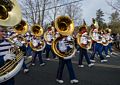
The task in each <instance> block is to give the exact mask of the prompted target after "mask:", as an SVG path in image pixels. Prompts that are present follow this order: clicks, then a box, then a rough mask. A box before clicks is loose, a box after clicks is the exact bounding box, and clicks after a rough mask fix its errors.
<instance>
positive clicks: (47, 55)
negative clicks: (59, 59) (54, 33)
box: [45, 44, 56, 58]
mask: <svg viewBox="0 0 120 85" xmlns="http://www.w3.org/2000/svg"><path fill="white" fill-rule="evenodd" d="M45 49H46V58H49V53H50V51H51V52H52V55H53V58H56V55H55V53H54V52H53V50H52V48H51V45H48V44H47V45H46V48H45Z"/></svg>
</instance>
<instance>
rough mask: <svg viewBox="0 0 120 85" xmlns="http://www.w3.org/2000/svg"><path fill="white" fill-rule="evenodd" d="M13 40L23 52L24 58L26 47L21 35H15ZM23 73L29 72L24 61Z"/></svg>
mask: <svg viewBox="0 0 120 85" xmlns="http://www.w3.org/2000/svg"><path fill="white" fill-rule="evenodd" d="M13 40H14V42H15V44H16V45H17V46H19V49H22V51H23V52H25V54H24V56H26V45H25V43H26V42H25V41H23V38H22V35H17V37H16V38H15V39H13ZM23 72H24V73H27V72H29V69H28V67H27V66H26V64H25V61H24V62H23Z"/></svg>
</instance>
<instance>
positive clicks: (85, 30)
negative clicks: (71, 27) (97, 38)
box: [76, 21, 92, 50]
mask: <svg viewBox="0 0 120 85" xmlns="http://www.w3.org/2000/svg"><path fill="white" fill-rule="evenodd" d="M84 22H85V21H84ZM84 32H86V33H87V26H86V24H84V23H83V25H82V26H81V27H80V28H79V32H78V34H77V36H76V37H77V43H78V45H79V46H80V47H81V48H84V49H87V50H89V49H91V46H92V39H91V38H90V37H89V36H88V34H86V35H82V34H83V33H84ZM82 37H84V38H86V40H87V41H86V42H87V43H86V44H83V43H82V41H81V40H82Z"/></svg>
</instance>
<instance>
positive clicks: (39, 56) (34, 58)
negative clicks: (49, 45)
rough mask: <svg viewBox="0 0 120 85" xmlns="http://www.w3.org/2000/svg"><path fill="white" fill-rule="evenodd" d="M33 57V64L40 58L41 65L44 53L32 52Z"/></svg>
mask: <svg viewBox="0 0 120 85" xmlns="http://www.w3.org/2000/svg"><path fill="white" fill-rule="evenodd" d="M32 57H33V61H32V63H35V60H36V57H38V58H39V63H40V64H42V63H43V59H42V51H33V52H32Z"/></svg>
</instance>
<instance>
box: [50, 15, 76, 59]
mask: <svg viewBox="0 0 120 85" xmlns="http://www.w3.org/2000/svg"><path fill="white" fill-rule="evenodd" d="M55 28H56V30H57V31H58V32H59V33H60V34H61V35H60V36H59V37H58V38H56V39H55V40H53V42H52V49H53V51H54V53H55V54H56V55H58V57H60V58H63V59H70V58H72V57H73V56H74V54H75V52H76V48H75V43H74V39H73V37H72V36H71V35H72V33H73V31H74V24H73V21H72V20H71V19H70V18H69V17H67V16H59V17H58V18H57V19H56V20H55ZM68 38H69V39H68ZM61 41H63V42H64V43H65V46H68V48H70V49H67V50H65V51H61V50H60V48H59V47H60V46H59V45H60V42H61Z"/></svg>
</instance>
